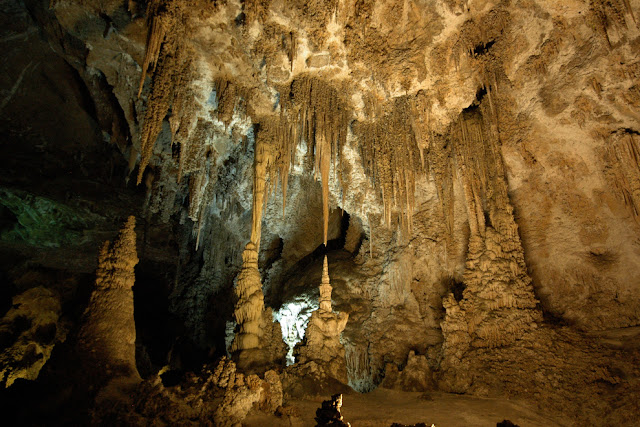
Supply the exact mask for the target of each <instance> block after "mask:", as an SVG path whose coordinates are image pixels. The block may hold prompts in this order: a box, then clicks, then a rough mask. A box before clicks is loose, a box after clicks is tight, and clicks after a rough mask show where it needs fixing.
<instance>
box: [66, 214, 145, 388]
mask: <svg viewBox="0 0 640 427" xmlns="http://www.w3.org/2000/svg"><path fill="white" fill-rule="evenodd" d="M135 224H136V220H135V217H133V216H130V217H129V219H128V220H127V222H126V224H125V225H124V227H123V228H122V230H120V234H119V235H118V237H117V238H116V239H115V240H114V242H113V243H110V242H109V241H106V242H105V243H104V245H103V246H102V249H101V250H100V255H99V257H98V269H97V271H96V282H95V288H94V290H93V292H92V293H91V298H90V299H89V305H88V306H87V308H86V310H85V312H84V315H83V320H82V327H81V329H80V333H79V335H78V352H79V355H80V358H81V361H82V363H83V364H84V366H85V369H86V370H85V371H83V372H85V373H86V374H87V377H86V379H87V380H88V381H90V382H91V383H92V384H93V385H95V386H97V387H101V386H103V385H105V383H106V382H108V381H109V380H112V379H116V378H121V379H127V380H130V381H131V382H137V381H140V375H139V374H138V370H137V368H136V346H135V344H136V327H135V321H134V318H133V290H132V287H133V285H134V283H135V274H134V267H135V266H136V264H137V263H138V256H137V253H136V232H135Z"/></svg>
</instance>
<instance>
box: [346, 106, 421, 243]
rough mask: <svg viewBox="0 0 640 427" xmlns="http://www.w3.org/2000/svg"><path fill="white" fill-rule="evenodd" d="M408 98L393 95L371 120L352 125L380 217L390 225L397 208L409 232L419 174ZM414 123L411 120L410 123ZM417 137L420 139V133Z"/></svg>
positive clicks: (411, 112) (416, 145) (419, 165)
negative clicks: (377, 198) (380, 205)
mask: <svg viewBox="0 0 640 427" xmlns="http://www.w3.org/2000/svg"><path fill="white" fill-rule="evenodd" d="M410 101H411V100H410V98H409V97H399V98H396V99H395V100H394V101H393V103H392V105H391V106H390V107H389V109H388V110H387V111H385V112H384V114H383V115H382V116H381V117H379V118H378V119H377V120H375V121H374V122H373V123H358V124H357V126H355V129H354V132H355V133H356V135H357V137H358V139H359V142H360V150H361V155H362V161H363V165H364V168H365V172H366V173H367V175H369V177H371V179H372V181H373V184H374V186H375V187H376V188H377V189H378V190H379V191H380V193H381V196H382V200H383V210H384V219H385V222H386V224H387V225H388V226H389V225H391V216H392V209H393V208H397V209H399V210H400V211H401V212H402V214H403V215H405V220H404V221H403V224H404V225H405V228H406V230H407V231H409V232H410V231H411V223H412V215H413V210H414V204H415V199H414V193H415V179H416V175H417V174H419V173H422V172H423V170H424V168H423V167H422V161H421V158H420V149H419V146H418V140H417V138H416V127H415V126H413V125H412V121H411V120H407V118H408V117H409V118H410V117H412V115H413V114H414V107H412V105H411V104H410ZM414 123H415V122H414ZM420 135H421V136H420V137H419V138H420V140H422V133H421V134H420Z"/></svg>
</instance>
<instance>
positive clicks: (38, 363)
mask: <svg viewBox="0 0 640 427" xmlns="http://www.w3.org/2000/svg"><path fill="white" fill-rule="evenodd" d="M60 311H61V307H60V301H59V298H58V296H57V295H56V294H55V293H54V292H53V291H51V290H49V289H46V288H43V287H35V288H31V289H29V290H27V291H25V292H23V293H21V294H19V295H16V296H15V297H14V298H13V300H12V308H11V309H10V310H9V311H8V312H7V314H5V316H4V317H3V318H2V320H1V321H0V337H1V339H2V343H3V347H4V348H3V349H2V352H1V353H0V383H4V385H5V387H10V386H11V385H12V384H13V382H14V381H15V380H17V379H18V378H23V379H25V380H35V379H36V378H38V375H39V374H40V370H41V369H42V367H43V366H44V364H45V363H47V361H48V360H49V357H50V356H51V352H52V351H53V348H54V346H55V345H56V344H57V343H58V342H59V341H64V338H65V336H66V331H65V330H64V328H62V327H61V325H59V324H58V319H59V317H60Z"/></svg>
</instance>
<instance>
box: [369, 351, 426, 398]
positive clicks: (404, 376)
mask: <svg viewBox="0 0 640 427" xmlns="http://www.w3.org/2000/svg"><path fill="white" fill-rule="evenodd" d="M381 386H382V387H385V388H391V389H395V390H403V391H429V390H434V389H435V383H434V382H433V378H432V373H431V368H430V367H429V362H428V361H427V358H426V357H425V356H424V355H416V353H415V352H414V351H410V352H409V356H408V357H407V364H406V365H405V367H404V369H402V371H398V367H397V366H396V365H395V364H391V363H389V364H387V366H386V367H385V375H384V381H383V382H382V384H381Z"/></svg>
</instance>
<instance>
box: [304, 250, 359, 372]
mask: <svg viewBox="0 0 640 427" xmlns="http://www.w3.org/2000/svg"><path fill="white" fill-rule="evenodd" d="M331 289H332V288H331V283H330V282H329V266H328V263H327V257H326V256H325V258H324V265H323V270H322V283H321V284H320V307H319V308H318V309H317V310H315V311H314V312H313V313H312V314H311V318H310V319H309V323H308V325H307V330H306V332H305V336H304V340H303V341H302V343H300V344H298V346H296V348H295V350H294V355H295V356H296V362H297V364H298V365H300V366H309V365H312V364H313V365H317V372H315V375H316V376H319V377H325V378H326V377H328V378H333V379H335V380H338V381H340V382H341V383H343V384H346V383H347V382H348V377H347V367H346V362H345V350H344V346H343V345H342V343H341V342H340V334H341V333H342V331H343V330H344V328H345V326H346V325H347V321H348V320H349V314H348V313H338V314H336V313H334V312H333V311H332V309H331Z"/></svg>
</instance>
